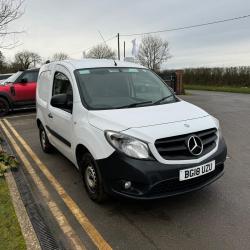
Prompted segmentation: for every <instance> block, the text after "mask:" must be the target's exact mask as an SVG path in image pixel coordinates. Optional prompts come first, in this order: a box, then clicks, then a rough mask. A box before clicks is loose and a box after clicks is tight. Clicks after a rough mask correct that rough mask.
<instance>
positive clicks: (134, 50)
mask: <svg viewBox="0 0 250 250" xmlns="http://www.w3.org/2000/svg"><path fill="white" fill-rule="evenodd" d="M131 42H132V44H133V48H132V55H133V56H134V57H137V56H138V53H139V45H138V43H137V41H136V39H134V40H132V41H131Z"/></svg>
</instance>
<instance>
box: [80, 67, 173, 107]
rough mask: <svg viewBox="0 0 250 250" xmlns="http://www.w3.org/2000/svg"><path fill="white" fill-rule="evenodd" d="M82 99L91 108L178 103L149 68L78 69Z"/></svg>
mask: <svg viewBox="0 0 250 250" xmlns="http://www.w3.org/2000/svg"><path fill="white" fill-rule="evenodd" d="M76 78H77V81H78V85H79V91H80V94H81V96H82V99H83V100H84V102H85V103H86V105H87V106H88V108H89V109H94V110H101V109H119V108H132V107H143V106H151V105H157V104H166V103H172V102H175V101H176V100H177V99H176V97H175V95H174V94H173V93H172V92H171V90H170V89H169V88H168V87H167V85H166V84H165V83H164V82H163V81H162V80H160V79H159V78H158V77H157V76H156V75H155V74H154V73H152V72H151V71H150V70H148V69H140V68H93V69H80V70H76Z"/></svg>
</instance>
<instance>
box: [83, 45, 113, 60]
mask: <svg viewBox="0 0 250 250" xmlns="http://www.w3.org/2000/svg"><path fill="white" fill-rule="evenodd" d="M86 57H87V58H96V59H115V57H116V53H115V51H113V50H112V49H111V48H110V47H108V46H107V45H103V44H99V45H96V46H94V47H93V48H92V49H91V50H90V51H89V53H88V54H87V56H86Z"/></svg>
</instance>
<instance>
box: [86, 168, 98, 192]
mask: <svg viewBox="0 0 250 250" xmlns="http://www.w3.org/2000/svg"><path fill="white" fill-rule="evenodd" d="M85 179H86V184H87V186H88V188H89V190H90V191H91V192H92V193H95V191H96V187H97V176H96V171H95V169H94V167H93V166H91V165H89V166H88V167H87V168H86V170H85Z"/></svg>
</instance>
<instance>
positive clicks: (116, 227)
mask: <svg viewBox="0 0 250 250" xmlns="http://www.w3.org/2000/svg"><path fill="white" fill-rule="evenodd" d="M189 93H191V95H186V96H184V97H183V99H185V100H187V101H189V102H191V103H194V104H196V105H198V106H200V107H202V108H204V109H205V110H207V111H208V112H209V113H210V114H212V115H214V116H215V117H217V118H219V120H220V121H221V125H222V129H223V135H224V137H225V139H226V143H227V145H228V155H229V159H228V160H227V161H226V164H225V174H224V176H223V177H222V178H221V179H220V180H218V181H217V182H215V183H213V184H212V185H210V186H209V187H207V188H205V189H203V190H201V191H198V192H194V193H190V194H185V195H181V196H178V197H172V198H168V199H164V200H158V201H150V202H136V201H128V200H110V201H108V202H107V203H105V204H103V205H97V204H95V203H93V202H92V201H90V200H89V198H88V197H87V194H86V193H85V190H84V189H83V186H82V183H81V180H80V177H79V174H78V172H77V170H76V169H75V167H74V166H73V165H72V164H71V163H70V162H69V161H68V160H67V159H65V158H64V157H63V156H62V155H61V154H60V153H57V152H55V153H53V154H50V155H46V154H44V153H43V152H42V151H41V148H40V144H39V138H38V130H37V128H36V121H35V115H29V114H28V115H27V114H26V115H25V116H21V117H15V116H13V117H9V118H7V119H8V121H9V122H10V123H11V124H12V125H13V126H14V128H15V129H16V130H17V132H18V133H19V134H20V135H21V136H22V137H23V138H24V139H25V140H26V141H27V142H28V143H29V145H30V146H31V148H32V149H33V150H34V152H35V153H36V154H37V155H38V157H39V158H40V159H41V160H42V161H43V163H45V164H46V165H47V166H48V168H49V170H50V171H51V172H52V174H53V175H54V176H55V177H56V179H57V180H58V181H59V183H60V184H61V185H62V186H63V187H64V189H65V190H66V191H67V193H68V194H69V195H70V196H71V198H72V199H73V200H74V201H75V202H76V203H77V204H78V205H79V207H80V208H81V209H82V210H83V211H84V213H85V214H86V215H87V217H88V219H89V220H90V221H91V222H92V224H93V225H94V226H95V227H96V228H97V230H98V231H99V233H100V234H101V235H102V236H103V238H104V239H105V240H106V241H107V242H108V243H109V244H110V246H111V247H112V248H113V249H250V163H249V162H250V95H244V94H231V93H216V92H205V91H189ZM18 115H20V114H18ZM37 173H38V174H39V175H40V176H41V178H42V180H43V181H44V183H45V184H46V185H47V186H48V188H49V189H50V193H51V195H52V197H53V198H54V200H55V201H56V203H57V204H58V205H59V206H60V207H61V209H62V211H63V212H64V213H65V214H66V217H67V218H68V220H69V222H70V224H71V225H72V227H73V228H74V229H75V231H76V232H77V234H78V235H79V237H80V239H82V240H83V241H84V243H85V245H86V247H87V248H88V249H95V245H94V244H93V242H92V241H91V240H90V239H89V237H88V236H87V235H86V233H85V232H84V231H83V230H82V228H81V227H80V226H79V224H78V222H77V221H76V220H75V218H74V217H73V216H72V214H71V212H70V210H69V209H67V208H66V207H65V205H64V204H63V202H62V201H61V199H60V197H59V196H58V195H57V194H56V193H55V191H54V190H53V189H52V188H51V187H50V186H49V183H48V180H46V178H45V177H44V176H43V175H42V173H40V172H39V171H38V170H37ZM28 178H29V177H28ZM31 186H32V189H33V191H34V193H36V187H35V185H33V184H32V182H31ZM37 197H38V198H37V202H38V203H39V206H40V207H42V211H43V214H44V216H45V217H46V220H48V223H49V225H50V226H51V227H52V232H54V234H55V237H56V238H57V240H59V241H61V242H63V240H64V239H63V235H62V234H61V232H60V230H59V229H58V228H56V226H55V225H54V223H53V218H52V216H51V215H50V214H49V212H48V210H47V209H46V205H45V204H44V203H43V202H42V200H40V199H39V196H37Z"/></svg>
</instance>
